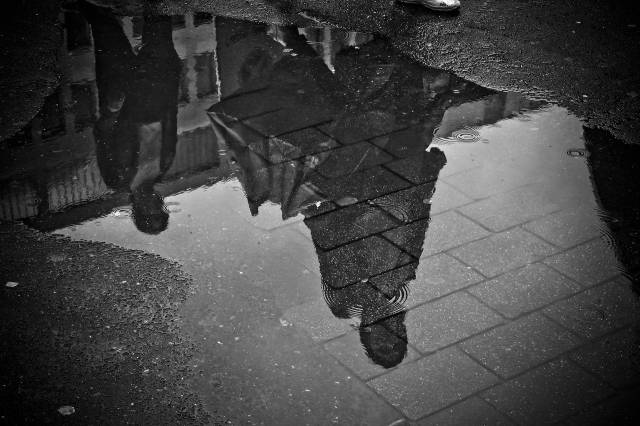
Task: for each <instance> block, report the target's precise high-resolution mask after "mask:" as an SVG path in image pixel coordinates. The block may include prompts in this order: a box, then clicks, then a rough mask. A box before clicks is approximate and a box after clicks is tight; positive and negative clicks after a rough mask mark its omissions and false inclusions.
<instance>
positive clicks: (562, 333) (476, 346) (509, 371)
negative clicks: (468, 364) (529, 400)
mask: <svg viewBox="0 0 640 426" xmlns="http://www.w3.org/2000/svg"><path fill="white" fill-rule="evenodd" d="M580 342H581V339H580V338H578V337H576V336H575V335H574V334H572V333H570V332H569V331H567V330H566V329H564V328H562V327H560V326H559V325H557V324H555V323H554V322H553V321H551V320H549V319H547V318H545V317H544V316H542V315H539V314H535V313H534V314H532V315H528V316H526V317H523V318H520V319H519V320H516V321H513V322H511V323H509V324H505V325H503V326H500V327H497V328H494V329H493V330H490V331H488V332H486V333H484V334H481V335H479V336H475V337H472V338H471V339H469V340H467V341H465V342H463V343H461V345H460V347H461V348H462V349H463V350H464V351H465V352H466V353H468V354H469V355H471V356H472V357H473V358H474V359H476V360H478V361H480V363H482V365H484V366H485V367H487V368H489V369H490V370H492V371H494V372H495V373H497V374H498V375H500V376H502V377H505V378H509V377H513V376H515V375H517V374H519V373H522V372H523V371H526V370H528V369H530V368H533V367H535V366H536V365H539V364H542V363H544V362H546V361H549V360H550V359H552V358H555V357H556V356H558V355H560V354H562V353H563V352H566V351H569V350H570V349H573V348H574V347H575V346H576V345H578V344H579V343H580Z"/></svg>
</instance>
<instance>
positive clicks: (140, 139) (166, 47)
mask: <svg viewBox="0 0 640 426" xmlns="http://www.w3.org/2000/svg"><path fill="white" fill-rule="evenodd" d="M79 8H80V10H81V12H82V13H83V15H84V16H85V17H86V19H87V20H88V21H89V23H90V24H91V30H92V35H93V39H94V43H95V63H96V83H97V87H98V97H99V111H100V117H99V119H98V121H97V123H96V124H95V127H94V135H95V138H96V144H97V157H98V165H99V167H100V172H101V174H102V177H103V179H104V181H105V183H106V184H107V186H109V187H110V188H112V189H114V190H116V191H127V192H129V193H130V199H131V203H132V214H133V220H134V223H135V225H136V227H137V228H138V229H139V230H140V231H142V232H145V233H149V234H157V233H160V232H162V231H163V230H165V229H166V228H167V226H168V222H169V213H168V211H167V209H166V207H165V205H164V201H163V199H162V196H161V195H160V194H159V193H158V192H157V191H156V190H155V189H154V185H155V183H157V182H158V181H159V180H160V179H161V178H162V176H163V175H164V173H165V172H166V171H167V170H168V169H169V167H170V166H171V164H172V162H173V158H174V155H175V149H176V143H177V99H178V84H179V77H180V60H179V58H178V55H177V53H176V51H175V48H174V46H173V41H172V37H171V35H172V26H171V18H170V17H166V16H151V15H147V16H145V17H144V29H143V34H142V47H141V48H140V50H139V51H138V53H137V54H135V53H134V52H133V50H132V48H131V45H130V43H129V41H128V39H127V37H126V36H125V34H124V31H123V29H122V26H121V24H120V22H119V21H118V20H117V19H116V17H115V16H113V14H111V13H110V11H109V10H108V9H105V8H101V7H97V6H94V5H90V4H88V3H82V4H81V5H80V6H79Z"/></svg>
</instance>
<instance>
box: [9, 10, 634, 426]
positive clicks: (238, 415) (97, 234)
mask: <svg viewBox="0 0 640 426" xmlns="http://www.w3.org/2000/svg"><path fill="white" fill-rule="evenodd" d="M65 19H66V20H67V24H68V25H67V29H66V32H67V37H66V40H67V45H66V46H65V47H66V55H65V56H64V58H65V61H67V62H68V63H67V64H66V65H65V66H66V68H65V69H67V73H66V74H65V78H64V81H63V84H62V85H61V86H60V88H59V89H58V91H57V92H56V93H55V94H54V95H52V96H51V97H50V98H49V99H48V100H47V102H46V103H45V106H44V107H43V110H42V112H41V113H40V114H39V115H38V116H37V117H36V118H35V119H34V120H33V122H32V123H31V124H30V125H29V126H28V127H27V128H25V129H24V130H23V132H21V133H20V134H19V135H17V136H16V137H14V138H12V140H10V141H8V148H6V149H5V151H4V153H5V154H6V155H4V156H3V157H4V158H3V160H2V161H3V167H2V170H3V171H2V175H1V176H0V178H1V184H0V185H1V186H0V217H1V218H2V219H3V220H24V221H26V223H28V224H30V225H31V226H34V227H36V228H38V229H41V230H45V231H48V232H54V233H56V234H60V235H66V236H69V237H71V238H74V239H86V240H93V241H104V242H110V243H113V244H116V245H118V246H122V247H127V248H133V249H140V250H144V251H147V252H153V253H157V254H159V255H162V256H164V257H168V258H171V259H175V260H178V261H179V262H180V263H181V264H182V265H184V268H185V270H187V271H188V272H189V273H190V274H191V275H192V276H193V277H194V279H195V281H196V283H197V285H198V287H199V289H200V290H199V293H198V295H197V297H195V298H193V299H192V300H190V301H189V303H188V304H187V306H186V307H185V309H184V315H185V318H186V324H185V327H186V329H188V331H189V332H190V333H192V334H193V335H194V336H196V338H198V339H199V340H200V341H201V342H202V345H203V348H204V349H203V353H202V357H201V359H199V360H198V362H197V364H198V368H199V369H201V370H202V371H203V373H202V379H201V380H199V381H198V382H197V383H195V384H194V386H196V387H197V388H198V389H200V390H201V394H202V395H204V396H203V398H204V399H205V403H206V404H208V406H209V407H210V408H212V409H214V410H216V411H218V412H222V413H223V414H226V415H228V416H229V417H230V418H232V419H236V420H238V421H240V422H247V423H260V422H266V423H269V422H270V421H271V420H273V421H276V420H277V419H278V418H281V417H280V416H282V415H283V413H287V415H289V416H291V417H290V418H291V419H309V418H315V419H326V420H327V422H328V421H332V420H334V419H335V416H338V418H339V420H340V421H344V422H347V423H348V422H349V419H350V420H351V421H357V422H364V423H367V424H388V423H391V422H392V421H394V420H395V419H397V416H398V413H402V414H403V415H405V416H407V417H409V418H414V419H417V418H421V417H424V416H427V415H430V414H431V413H433V412H436V411H438V410H440V409H442V408H444V407H447V406H449V405H451V404H454V403H456V402H457V401H458V400H459V399H462V398H466V397H467V396H470V395H474V394H475V393H477V392H479V391H481V390H483V389H485V388H487V387H490V386H496V383H499V382H500V381H501V380H503V381H504V380H508V379H509V378H510V377H511V376H512V375H516V374H519V373H521V372H523V371H525V370H526V368H529V367H530V368H533V367H536V366H537V365H539V364H543V363H544V362H546V361H551V360H552V359H553V358H555V357H557V356H559V355H561V353H562V351H565V350H566V351H567V352H568V351H569V350H570V349H572V348H573V347H574V346H571V347H569V346H563V349H562V350H561V351H558V350H556V349H549V350H548V351H547V352H546V354H545V353H542V354H541V353H538V352H536V350H537V349H536V348H535V347H533V346H532V347H531V348H529V349H531V352H532V353H533V355H530V356H529V358H527V357H526V356H524V355H523V356H522V359H516V360H513V359H511V358H510V357H511V356H512V355H509V354H507V355H504V357H503V358H500V357H499V356H498V358H500V359H507V360H508V361H509V362H512V363H513V364H514V365H516V366H515V367H513V368H512V369H511V370H509V372H507V373H505V374H502V373H501V371H502V370H500V366H499V365H497V366H496V365H494V364H493V363H492V362H493V361H491V356H490V354H489V352H490V350H489V349H486V348H484V349H483V346H482V344H480V343H478V345H476V346H474V342H475V340H474V336H478V335H483V333H486V332H488V331H489V330H501V327H510V326H511V324H516V323H518V324H519V321H520V320H519V319H520V318H523V317H524V316H527V317H526V318H529V317H528V316H530V315H533V316H536V315H537V316H538V317H539V316H540V315H542V314H541V312H542V310H543V309H547V310H546V311H544V312H545V313H544V315H543V316H542V317H540V318H543V319H545V320H544V321H542V322H541V323H540V325H539V326H540V327H542V328H544V327H546V326H547V322H546V321H548V320H547V319H546V318H547V317H551V318H553V319H554V321H556V322H557V323H559V324H562V325H563V326H564V327H566V328H568V329H570V330H572V332H573V333H574V334H575V335H577V336H583V335H584V334H585V333H587V331H585V329H583V328H589V327H592V325H589V324H587V325H585V324H584V323H583V322H581V321H582V320H580V319H577V317H578V316H579V314H578V313H576V314H575V315H574V317H571V316H570V315H569V317H567V316H566V315H564V314H563V312H562V309H561V308H562V307H563V306H564V309H565V310H569V311H570V310H571V309H575V310H576V312H578V311H580V306H579V304H578V302H574V300H577V299H572V297H582V296H580V295H583V296H584V295H585V294H587V295H589V294H590V293H588V292H589V291H592V292H595V293H598V292H599V291H601V289H603V288H605V287H606V288H607V289H608V288H609V287H611V288H614V287H615V291H617V292H618V293H624V294H626V293H628V294H629V296H628V297H629V298H634V297H635V296H633V295H632V294H631V291H630V288H629V287H628V286H626V284H624V283H623V281H621V274H623V273H628V274H632V273H635V270H636V268H637V260H636V258H637V257H636V256H635V253H636V251H637V249H636V248H635V247H636V245H637V243H636V241H637V238H636V237H637V229H638V227H637V224H638V221H637V219H638V217H637V214H638V211H639V209H637V207H635V205H636V204H634V203H635V202H631V201H630V200H632V199H633V194H634V192H635V190H634V189H633V188H634V185H636V182H637V181H633V179H632V177H633V176H637V171H635V172H634V171H633V170H635V169H634V166H633V165H632V164H629V161H628V160H627V161H626V162H625V160H624V159H620V158H619V157H617V154H616V152H617V151H616V149H617V148H614V146H613V145H612V144H611V143H606V142H602V140H603V139H606V138H607V136H606V135H603V134H599V133H598V134H593V133H590V132H588V131H585V130H584V128H583V123H582V122H581V121H580V120H579V119H578V118H577V117H575V116H572V115H571V114H570V113H569V112H567V111H566V110H565V109H563V108H560V107H558V106H555V105H550V104H546V103H545V102H543V101H539V100H529V99H526V98H524V97H522V96H520V95H518V94H515V93H501V92H496V91H493V90H489V89H486V88H483V87H480V86H478V85H475V84H473V83H471V82H469V81H466V80H463V79H461V78H459V77H457V76H455V75H453V74H451V73H448V72H446V71H442V70H438V69H432V68H424V67H422V66H419V65H417V64H415V63H413V62H411V61H410V60H409V59H407V58H405V57H404V56H401V55H400V54H399V53H398V52H396V51H394V50H393V49H392V48H391V47H390V46H389V44H388V42H386V41H385V40H383V39H380V38H378V37H375V36H373V35H370V34H361V33H355V32H349V31H344V30H340V29H335V28H329V27H325V28H312V27H309V28H294V27H278V26H275V25H265V24H258V23H250V22H243V21H237V20H232V19H227V18H222V17H216V18H214V17H212V16H207V15H204V14H198V15H196V16H193V15H187V16H184V17H172V18H169V17H155V18H153V19H147V21H146V22H145V21H144V20H143V19H142V18H140V17H133V18H132V17H125V18H115V17H113V16H107V15H103V14H100V13H98V12H91V13H85V14H84V15H83V14H81V13H78V12H67V13H66V16H65ZM175 99H177V100H178V102H177V103H176V102H175ZM585 138H586V140H585ZM624 150H629V151H633V150H634V148H632V147H627V148H624ZM632 155H635V151H634V152H633V154H626V157H625V158H633V157H632ZM636 158H637V157H636ZM611 167H619V168H618V170H615V169H614V170H611ZM616 173H617V174H618V175H619V176H621V177H619V178H616V177H614V176H612V175H613V174H616ZM633 173H636V174H635V175H633ZM594 185H595V187H594ZM616 185H617V186H616ZM620 185H621V186H623V188H622V189H620ZM634 250H636V251H634ZM618 280H620V281H618ZM538 287H539V288H538ZM585 290H587V293H584V291H585ZM602 291H604V290H602ZM605 293H606V295H609V294H610V292H609V293H607V292H606V291H605ZM618 293H616V294H618ZM574 294H578V296H573V295H574ZM598 294H599V293H598ZM585 297H586V296H585ZM594 297H595V296H594ZM598 297H599V298H598V300H600V301H602V300H605V302H604V303H607V302H606V300H608V299H606V297H609V296H602V297H600V296H598ZM611 297H613V296H611ZM616 297H617V296H616ZM603 298H604V299H603ZM622 298H623V299H624V297H622ZM614 299H615V297H614ZM579 300H582V299H579ZM615 300H616V302H615V303H617V301H618V300H619V299H615ZM563 303H564V304H565V305H567V306H565V305H562V304H563ZM572 303H573V304H572ZM585 303H586V302H585ZM612 303H614V302H612ZM629 303H631V302H629ZM623 305H624V303H623ZM576 306H577V307H576ZM614 306H617V307H618V308H620V306H618V305H614ZM620 309H622V310H623V311H624V315H626V314H627V313H629V310H630V309H631V308H629V307H627V305H624V307H622V308H620ZM625 309H626V310H625ZM605 311H606V312H609V311H607V308H605ZM607 315H609V314H607ZM612 315H613V314H612ZM624 315H623V316H624ZM538 317H536V318H538ZM585 321H586V320H585ZM629 321H630V316H628V318H627V316H625V317H624V318H622V317H620V315H618V316H616V317H615V320H611V318H606V319H605V320H603V321H602V322H603V323H606V324H608V325H606V326H605V325H602V324H600V325H598V327H601V328H603V330H604V331H603V332H602V333H608V332H611V331H614V330H615V329H617V328H619V327H622V326H623V325H629ZM587 322H588V321H587ZM611 324H614V325H615V326H614V325H611ZM556 326H557V325H556ZM514 327H515V326H514ZM581 327H582V328H581ZM607 327H608V328H607ZM542 328H541V329H542ZM538 331H539V330H538V329H535V327H534V330H533V331H532V330H529V331H528V332H527V333H533V334H536V333H538ZM496 332H497V333H499V332H500V331H496ZM527 333H525V334H527ZM489 338H490V337H487V339H489ZM585 339H587V338H586V337H585ZM587 340H588V339H587ZM585 341H586V340H585ZM527 344H528V343H527V342H524V343H522V345H523V347H527ZM500 345H501V344H500V343H496V347H498V349H496V351H497V352H495V353H499V351H500V350H501V349H500V348H501V347H500ZM543 346H544V345H543ZM554 348H555V346H554ZM459 349H461V350H462V351H459ZM436 351H438V352H437V353H438V354H440V353H449V352H448V351H458V352H456V354H457V355H455V357H454V358H455V359H458V358H460V357H463V356H464V357H466V356H467V355H465V354H469V355H473V356H474V357H475V359H479V360H480V362H484V364H483V365H482V366H480V365H476V367H474V368H477V369H479V371H480V370H481V371H482V374H487V375H490V376H491V377H496V376H494V375H493V374H494V373H493V372H496V373H497V374H498V375H499V377H500V379H496V380H497V381H493V379H491V380H488V381H487V382H486V383H484V382H483V383H484V384H482V385H478V384H473V383H469V384H468V386H467V385H464V384H463V385H459V386H460V389H458V390H456V391H455V392H454V393H455V395H457V396H446V395H445V396H443V397H442V398H440V397H439V398H436V400H437V402H433V403H432V404H431V403H430V404H426V405H420V403H419V400H420V399H421V398H423V397H424V394H423V392H425V391H424V390H423V389H421V388H420V386H418V385H417V382H416V380H418V379H417V378H419V377H422V376H421V374H422V373H421V372H423V371H429V368H431V367H429V366H428V365H427V366H426V367H425V365H426V364H428V363H429V362H431V361H430V360H431V359H432V358H430V355H431V354H432V353H434V352H436ZM440 351H443V352H440ZM483 351H484V352H483ZM542 352H545V351H544V350H543V351H542ZM549 354H551V355H549ZM434 356H436V355H434ZM438 356H439V355H438ZM447 356H448V355H447ZM452 356H453V355H452ZM456 357H458V358H456ZM525 358H527V359H528V360H527V359H525ZM465 359H466V358H465ZM531 360H534V361H531ZM461 362H463V363H464V362H466V361H461ZM425 363H426V364H425ZM452 363H454V361H450V362H449V363H448V364H447V365H449V366H450V365H453V364H452ZM454 364H455V363H454ZM498 364H499V363H498ZM417 366H418V367H419V366H422V367H420V368H422V369H421V370H419V371H418V370H416V371H414V370H412V369H414V368H418V367H417ZM398 367H399V368H398ZM394 368H395V370H393V369H394ZM485 368H486V369H488V370H486V369H485ZM490 371H491V372H490ZM434 374H435V373H434ZM478 374H480V373H478ZM454 375H455V374H454ZM435 376H437V377H440V376H438V374H435ZM456 377H457V376H456ZM487 377H488V376H487ZM424 380H429V377H425V378H424ZM474 383H476V382H474ZM412 386H414V387H415V388H412ZM442 386H444V387H446V386H447V385H446V384H442ZM452 386H454V385H452ZM456 386H458V385H456ZM497 386H498V388H499V386H500V385H499V384H498V385H497ZM399 387H400V388H403V389H404V390H403V391H402V392H400V391H398V389H399ZM218 388H220V389H222V391H212V389H218ZM371 389H375V390H376V391H377V395H376V394H374V393H373V391H372V390H371ZM376 398H384V399H385V400H386V401H388V402H389V403H390V404H391V405H388V406H387V405H384V404H383V405H379V404H378V402H376V401H377V400H376ZM391 406H395V407H397V409H398V410H399V411H394V409H392V408H391ZM292 421H293V420H292ZM385 422H386V423H385Z"/></svg>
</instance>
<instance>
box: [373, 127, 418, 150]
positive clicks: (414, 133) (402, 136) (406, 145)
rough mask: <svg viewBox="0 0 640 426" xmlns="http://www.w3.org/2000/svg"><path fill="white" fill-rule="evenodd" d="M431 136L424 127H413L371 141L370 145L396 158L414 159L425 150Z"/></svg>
mask: <svg viewBox="0 0 640 426" xmlns="http://www.w3.org/2000/svg"><path fill="white" fill-rule="evenodd" d="M430 136H431V135H426V134H425V129H424V126H413V127H408V128H406V129H402V130H398V131H396V132H392V133H389V134H387V135H384V136H380V137H377V138H373V139H371V143H372V144H374V145H376V146H378V147H380V148H382V149H384V150H385V151H387V152H390V153H391V154H393V155H394V156H396V157H398V158H407V157H415V156H417V155H420V154H422V153H423V152H424V150H425V149H426V148H427V146H428V144H429V141H430V139H428V138H430Z"/></svg>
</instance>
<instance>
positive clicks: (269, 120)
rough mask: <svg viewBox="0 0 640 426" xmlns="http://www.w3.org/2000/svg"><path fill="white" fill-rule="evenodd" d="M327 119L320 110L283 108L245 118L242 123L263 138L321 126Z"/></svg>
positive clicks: (324, 113)
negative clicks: (263, 136)
mask: <svg viewBox="0 0 640 426" xmlns="http://www.w3.org/2000/svg"><path fill="white" fill-rule="evenodd" d="M328 119H329V117H328V116H327V114H326V111H323V110H320V109H313V108H305V109H302V110H301V109H292V108H283V109H280V110H277V111H274V112H271V113H268V114H263V115H259V116H257V117H250V118H246V119H244V120H243V122H244V123H245V124H247V125H248V126H249V127H251V128H252V129H255V130H257V131H258V132H260V133H261V134H263V135H265V136H278V135H281V134H284V133H289V132H293V131H295V130H302V129H304V128H307V127H312V126H314V125H318V124H321V123H323V122H326V121H327V120H328Z"/></svg>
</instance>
